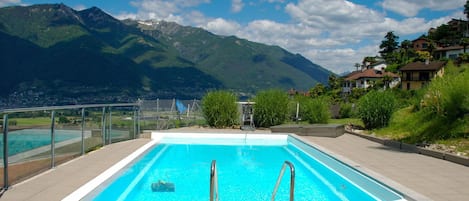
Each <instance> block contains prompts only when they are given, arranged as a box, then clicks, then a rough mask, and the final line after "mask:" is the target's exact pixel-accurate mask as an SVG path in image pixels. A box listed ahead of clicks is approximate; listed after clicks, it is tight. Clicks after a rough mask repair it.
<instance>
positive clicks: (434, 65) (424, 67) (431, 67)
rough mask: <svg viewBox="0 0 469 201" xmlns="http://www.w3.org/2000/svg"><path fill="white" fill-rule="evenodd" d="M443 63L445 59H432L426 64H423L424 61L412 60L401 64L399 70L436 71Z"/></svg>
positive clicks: (444, 63)
mask: <svg viewBox="0 0 469 201" xmlns="http://www.w3.org/2000/svg"><path fill="white" fill-rule="evenodd" d="M445 65H446V62H445V61H434V62H430V63H428V64H425V62H413V63H410V64H407V65H405V66H403V67H402V68H401V69H400V71H437V70H440V69H441V68H443V66H445Z"/></svg>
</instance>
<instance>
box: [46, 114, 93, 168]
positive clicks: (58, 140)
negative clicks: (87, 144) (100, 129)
mask: <svg viewBox="0 0 469 201" xmlns="http://www.w3.org/2000/svg"><path fill="white" fill-rule="evenodd" d="M81 123H82V116H81V109H66V110H56V111H55V131H54V133H55V150H54V151H55V158H54V160H55V164H54V165H59V164H61V163H64V162H66V161H68V160H71V159H73V158H75V157H78V156H80V155H81V147H82V143H81V139H82V138H81V135H82V133H81ZM89 136H91V133H89V132H85V138H88V137H89Z"/></svg>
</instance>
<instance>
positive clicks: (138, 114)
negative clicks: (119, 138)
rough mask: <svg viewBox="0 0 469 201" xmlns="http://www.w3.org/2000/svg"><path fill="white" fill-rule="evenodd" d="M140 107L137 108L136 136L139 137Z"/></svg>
mask: <svg viewBox="0 0 469 201" xmlns="http://www.w3.org/2000/svg"><path fill="white" fill-rule="evenodd" d="M140 112H142V111H141V110H140V106H139V107H138V108H137V136H140Z"/></svg>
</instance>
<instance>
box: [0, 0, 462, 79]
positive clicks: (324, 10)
mask: <svg viewBox="0 0 469 201" xmlns="http://www.w3.org/2000/svg"><path fill="white" fill-rule="evenodd" d="M465 2H466V1H465V0H349V1H346V0H296V1H289V0H0V7H3V6H11V5H31V4H38V3H64V4H66V5H68V6H70V7H72V8H74V9H76V10H81V9H85V8H89V7H92V6H96V7H99V8H101V9H102V10H104V11H105V12H107V13H109V14H111V15H113V16H114V17H116V18H119V19H124V18H133V19H139V20H148V19H155V20H166V21H174V22H177V23H179V24H182V25H190V26H195V27H201V28H204V29H207V30H208V31H211V32H213V33H216V34H219V35H235V36H238V37H240V38H245V39H248V40H251V41H255V42H261V43H266V44H269V45H278V46H281V47H283V48H285V49H287V50H288V51H291V52H293V53H300V54H302V55H303V56H305V57H306V58H308V59H310V60H311V61H313V62H314V63H317V64H319V65H321V66H323V67H325V68H327V69H329V70H331V71H333V72H335V73H342V72H346V71H352V70H354V69H355V67H354V64H355V63H359V62H361V61H362V59H363V57H365V56H375V55H378V51H379V47H378V46H379V44H380V43H381V41H382V40H383V38H384V35H385V34H386V32H388V31H394V33H395V34H396V35H397V36H399V38H400V40H404V39H409V40H413V39H415V38H416V37H418V36H420V35H422V34H425V33H426V32H427V31H428V29H429V28H430V27H436V26H439V25H441V24H443V23H446V22H448V21H449V20H451V18H457V19H465V16H464V14H463V6H464V4H465Z"/></svg>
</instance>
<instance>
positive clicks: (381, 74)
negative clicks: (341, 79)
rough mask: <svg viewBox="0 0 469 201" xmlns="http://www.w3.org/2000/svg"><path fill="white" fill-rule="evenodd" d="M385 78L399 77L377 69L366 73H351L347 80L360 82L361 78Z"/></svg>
mask: <svg viewBox="0 0 469 201" xmlns="http://www.w3.org/2000/svg"><path fill="white" fill-rule="evenodd" d="M384 76H390V77H394V78H397V77H399V75H396V74H394V73H391V72H383V71H379V70H375V69H366V70H364V71H354V72H352V73H350V74H349V75H348V76H347V77H346V78H345V80H358V79H360V78H382V77H384Z"/></svg>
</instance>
